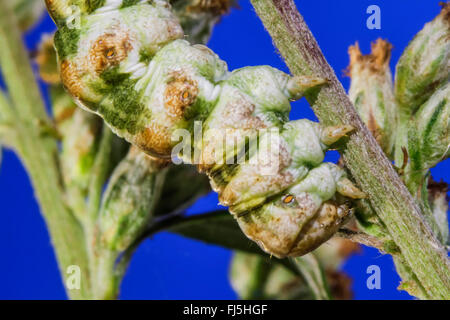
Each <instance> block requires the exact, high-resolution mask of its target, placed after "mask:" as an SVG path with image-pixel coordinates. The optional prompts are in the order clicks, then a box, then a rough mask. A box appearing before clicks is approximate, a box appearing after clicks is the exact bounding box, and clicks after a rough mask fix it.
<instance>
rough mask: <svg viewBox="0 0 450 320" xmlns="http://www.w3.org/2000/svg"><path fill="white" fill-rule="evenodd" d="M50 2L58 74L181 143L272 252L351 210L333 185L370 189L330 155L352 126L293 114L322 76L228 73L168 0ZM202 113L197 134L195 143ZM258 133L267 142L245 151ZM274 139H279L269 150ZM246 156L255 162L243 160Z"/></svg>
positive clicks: (82, 99) (295, 250) (319, 234)
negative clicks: (190, 36)
mask: <svg viewBox="0 0 450 320" xmlns="http://www.w3.org/2000/svg"><path fill="white" fill-rule="evenodd" d="M70 5H72V6H73V5H78V6H79V9H80V16H79V17H78V18H77V19H78V21H77V23H78V25H72V24H69V23H68V21H70V22H71V23H72V22H73V20H71V19H69V18H70V17H69V16H68V15H67V13H66V12H68V11H67V10H68V9H69V8H70ZM47 6H48V9H49V12H50V13H51V15H52V17H53V19H54V20H55V22H56V24H57V25H58V31H57V33H56V34H55V40H54V41H55V46H56V49H57V52H58V57H59V62H60V69H61V79H62V81H63V84H64V86H65V88H66V89H67V90H68V92H69V93H70V94H71V95H72V97H73V98H74V99H75V101H76V102H77V104H78V105H79V106H81V107H82V108H84V109H85V110H88V111H91V112H94V113H96V114H98V115H100V116H101V117H102V118H103V119H104V120H105V122H106V123H107V124H108V125H109V126H110V127H111V128H112V130H113V131H114V132H115V133H116V134H118V135H119V136H121V137H123V138H125V139H126V140H127V141H129V142H130V143H132V144H133V145H135V146H136V147H138V148H140V149H141V150H143V151H144V152H146V153H148V154H149V155H151V156H155V157H160V158H170V156H171V155H172V153H173V152H175V153H176V155H178V156H179V157H180V158H182V159H183V160H184V161H185V162H187V163H194V164H196V165H197V166H198V168H199V170H200V171H203V172H206V173H207V174H208V176H209V177H210V178H211V184H212V187H213V189H214V190H215V191H216V192H218V193H219V199H220V201H221V203H222V204H224V205H226V206H228V207H229V210H230V212H231V213H232V214H233V215H234V216H235V218H236V219H237V221H238V223H239V225H240V226H241V229H242V230H243V232H244V233H245V234H246V235H247V236H248V237H249V238H250V239H252V240H254V241H255V242H256V243H258V245H260V246H261V248H263V250H265V251H266V252H268V253H270V254H273V255H275V256H277V257H285V256H289V255H290V256H299V255H303V254H305V253H308V252H309V251H311V250H313V249H315V248H316V247H318V246H319V245H320V244H322V243H323V242H324V241H326V240H328V239H329V238H330V237H331V236H332V235H333V234H334V233H335V232H336V231H337V229H338V228H339V227H340V226H341V225H342V224H343V223H344V221H345V218H346V217H347V216H348V215H349V212H350V208H349V207H348V206H347V204H346V200H345V199H344V198H342V197H339V196H336V194H339V195H343V196H346V197H351V198H362V197H364V193H362V192H361V191H359V190H358V189H357V188H356V187H355V186H354V185H353V184H352V183H351V182H350V180H348V179H347V177H346V174H345V172H344V171H343V170H342V169H341V168H339V167H338V166H336V165H334V164H332V163H322V161H323V159H324V154H325V151H326V150H327V149H328V148H329V147H330V146H332V145H333V144H335V143H337V142H338V141H339V140H340V139H341V138H342V137H344V136H346V134H348V133H350V132H351V131H352V130H353V128H352V127H351V126H345V125H342V126H335V127H323V126H321V125H319V124H317V123H314V122H311V121H309V120H298V121H288V116H289V111H290V104H289V101H290V100H296V99H299V98H300V97H302V95H303V93H304V92H305V91H307V90H308V89H311V88H314V87H316V86H318V85H320V84H323V83H324V82H325V81H324V80H322V79H318V78H316V77H306V76H305V77H302V76H296V77H290V76H288V75H286V74H284V73H282V72H281V71H278V70H276V69H274V68H271V67H268V66H260V67H247V68H242V69H239V70H235V71H233V72H229V71H228V70H227V66H226V64H225V62H224V61H222V60H220V59H219V58H218V56H217V55H216V54H214V53H213V52H212V51H211V50H209V49H208V48H207V47H205V46H203V45H195V44H194V45H192V44H190V43H189V42H188V41H186V40H183V39H182V38H183V36H184V32H183V30H182V28H181V25H180V24H179V21H178V19H177V17H176V16H175V15H174V14H173V12H172V10H171V7H170V5H169V3H168V2H166V1H152V2H148V1H103V2H95V3H92V2H85V1H78V2H76V1H75V2H73V1H47ZM69 11H70V10H69ZM197 123H199V124H200V127H201V130H202V133H201V142H200V143H197V142H194V145H191V144H190V142H191V141H192V140H195V139H194V135H195V126H196V124H197ZM271 129H277V130H276V133H273V132H274V130H271ZM182 130H184V131H182ZM180 132H187V133H188V137H184V136H182V135H181V134H180ZM177 135H179V136H181V137H178V138H177ZM226 135H227V136H226ZM174 137H175V138H174ZM181 138H183V139H181ZM225 138H227V139H231V140H233V142H234V141H235V140H237V143H236V146H235V145H231V146H229V145H225V146H223V145H222V144H221V142H222V140H223V139H225ZM182 140H184V141H182ZM256 140H258V143H259V145H260V146H262V147H260V148H258V150H254V149H251V148H250V150H248V149H249V148H246V146H247V145H248V144H251V143H252V142H254V141H256ZM275 142H276V144H277V145H279V146H278V148H276V150H271V148H270V146H273V145H274V144H275ZM180 146H181V147H180ZM264 146H266V147H265V148H264ZM267 146H269V147H267ZM177 148H180V150H179V152H177ZM192 149H197V150H196V151H198V152H197V154H198V157H197V158H196V157H195V155H191V152H190V151H191V150H192ZM273 149H275V148H273ZM174 150H175V151H174ZM195 153H196V152H194V154H195ZM242 157H244V158H248V159H249V161H248V162H245V161H244V162H243V163H235V162H239V160H240V159H241V158H242ZM257 158H258V159H263V160H261V161H259V162H258V161H256V160H255V161H253V160H254V159H257ZM264 159H265V160H264ZM267 160H269V162H270V161H272V160H274V161H275V160H276V162H277V168H275V169H274V172H271V173H270V174H265V173H264V165H266V166H267V165H271V163H267ZM233 161H234V162H233ZM252 161H253V162H252ZM264 162H265V163H264ZM255 163H256V165H255Z"/></svg>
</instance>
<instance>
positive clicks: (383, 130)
mask: <svg viewBox="0 0 450 320" xmlns="http://www.w3.org/2000/svg"><path fill="white" fill-rule="evenodd" d="M391 48H392V46H391V45H390V44H389V43H388V42H386V41H384V40H381V39H378V40H377V41H376V42H375V43H372V53H371V54H369V55H363V54H362V53H361V51H360V49H359V46H358V44H355V45H354V46H351V47H350V48H349V55H350V66H349V73H350V76H351V78H352V81H351V86H350V91H349V95H350V99H351V100H352V102H353V103H354V105H355V108H356V110H357V111H358V114H359V116H360V117H361V119H362V120H363V121H364V123H365V124H366V125H367V127H368V128H369V130H370V131H371V132H372V134H373V136H374V137H375V139H376V140H377V142H378V143H379V144H380V146H381V147H382V149H383V150H384V152H385V153H386V154H388V155H390V154H391V153H392V150H393V146H394V141H395V122H396V113H397V110H396V108H397V107H396V103H395V98H394V92H393V84H392V74H391V70H390V68H389V60H390V58H391Z"/></svg>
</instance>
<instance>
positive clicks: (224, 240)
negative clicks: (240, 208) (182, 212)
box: [167, 211, 268, 256]
mask: <svg viewBox="0 0 450 320" xmlns="http://www.w3.org/2000/svg"><path fill="white" fill-rule="evenodd" d="M167 231H170V232H173V233H176V234H179V235H182V236H184V237H188V238H192V239H196V240H200V241H203V242H206V243H211V244H216V245H219V246H222V247H226V248H229V249H233V250H240V251H244V252H249V253H258V254H262V255H265V256H268V255H267V254H266V253H264V252H263V251H262V250H261V249H260V248H259V247H258V246H257V245H256V244H255V243H254V242H253V241H251V240H249V239H248V238H247V237H246V236H245V235H244V233H243V232H242V231H241V229H240V228H239V226H238V224H237V222H236V221H235V220H234V218H233V216H232V215H231V214H229V213H228V212H227V211H219V212H212V213H207V214H201V215H195V216H191V217H188V218H184V219H182V220H181V221H180V222H179V223H177V224H175V225H173V226H171V227H169V228H168V229H167Z"/></svg>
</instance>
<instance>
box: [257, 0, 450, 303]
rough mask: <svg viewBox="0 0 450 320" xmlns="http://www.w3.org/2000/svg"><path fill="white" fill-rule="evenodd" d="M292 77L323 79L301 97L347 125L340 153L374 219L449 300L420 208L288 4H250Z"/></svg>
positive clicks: (325, 118) (444, 266)
mask: <svg viewBox="0 0 450 320" xmlns="http://www.w3.org/2000/svg"><path fill="white" fill-rule="evenodd" d="M251 2H252V4H253V6H254V8H255V9H256V12H257V14H258V15H259V17H260V18H261V20H262V22H263V23H264V26H265V27H266V28H267V30H268V31H269V33H270V35H271V36H272V39H273V40H274V42H275V45H276V46H277V47H278V49H279V50H280V53H281V54H282V56H283V57H284V59H285V61H286V63H287V65H288V66H289V68H290V70H291V72H292V73H293V74H303V75H314V76H320V77H322V78H325V79H328V85H327V86H325V87H323V88H322V89H321V90H318V91H316V92H314V93H310V94H309V95H308V96H307V99H308V101H309V103H310V104H311V106H312V108H313V109H314V111H315V113H316V115H317V117H318V118H319V119H320V121H321V122H322V123H323V124H325V125H340V124H350V125H352V126H353V127H354V128H355V133H354V134H352V135H351V137H350V138H349V142H348V143H347V146H346V149H345V151H343V153H342V155H343V158H344V160H345V163H346V166H347V167H348V169H349V170H350V172H351V173H352V175H353V177H354V178H355V180H356V182H357V183H358V184H359V185H360V186H361V188H362V189H363V190H364V191H365V192H366V193H367V194H368V196H369V200H370V202H371V204H372V206H373V208H374V210H375V212H376V214H377V215H378V216H379V218H380V219H381V220H382V221H383V223H384V224H385V225H386V227H387V229H388V231H389V233H390V234H391V236H392V239H393V240H394V241H395V243H396V244H397V246H398V247H399V248H400V250H401V253H402V255H403V257H404V258H405V261H406V262H407V263H408V264H409V266H410V267H411V269H412V270H413V271H414V273H415V275H416V276H417V278H418V279H419V281H420V283H421V284H422V285H423V287H424V288H425V289H426V291H427V293H428V294H429V296H430V297H431V298H434V299H450V263H449V260H448V258H447V254H446V251H445V249H444V248H443V246H442V245H441V244H440V243H439V242H438V240H437V239H436V237H435V236H434V235H433V233H432V231H431V229H430V227H429V226H428V224H427V223H426V221H425V219H424V217H423V215H422V213H421V212H420V209H419V208H418V206H417V204H416V202H415V201H414V199H413V197H412V196H411V194H410V193H409V192H408V190H407V188H406V187H405V185H404V184H403V183H402V181H401V180H400V178H399V177H398V175H397V173H396V172H395V170H394V168H393V167H392V165H391V163H390V162H389V160H388V159H387V158H386V156H385V155H384V153H383V151H382V150H381V148H380V147H379V145H378V143H377V142H376V140H375V139H374V138H373V136H372V135H371V134H370V132H369V131H368V129H367V128H366V127H365V125H364V124H363V122H362V121H361V119H360V118H359V117H358V115H357V113H356V110H355V109H354V107H353V105H352V103H351V101H350V99H349V98H348V97H347V95H346V93H345V90H344V88H343V87H342V85H341V83H340V82H339V81H338V79H337V77H336V75H335V74H334V72H333V70H332V68H331V67H330V66H329V64H328V63H327V61H326V59H325V57H324V56H323V54H322V52H321V50H320V48H319V46H318V44H317V42H316V40H315V38H314V37H313V35H312V34H311V31H310V30H309V28H308V27H307V25H306V23H305V21H304V20H303V17H302V16H301V15H300V13H299V12H298V11H297V8H296V6H295V4H294V2H293V0H251Z"/></svg>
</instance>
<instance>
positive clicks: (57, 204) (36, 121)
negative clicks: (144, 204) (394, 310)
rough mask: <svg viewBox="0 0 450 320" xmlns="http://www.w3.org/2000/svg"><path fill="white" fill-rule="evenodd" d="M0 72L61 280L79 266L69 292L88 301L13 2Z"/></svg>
mask: <svg viewBox="0 0 450 320" xmlns="http://www.w3.org/2000/svg"><path fill="white" fill-rule="evenodd" d="M0 48H1V50H0V66H1V69H2V72H3V76H4V79H5V82H6V84H7V86H8V89H9V94H10V96H11V100H12V103H13V107H14V108H11V110H12V112H13V116H14V118H13V121H14V130H15V136H16V139H17V143H16V150H17V152H18V154H19V155H20V157H21V159H22V161H23V162H24V164H25V167H26V168H27V170H28V172H29V175H30V177H31V180H32V184H33V187H34V190H35V191H36V195H37V198H38V201H39V204H40V208H41V212H42V214H43V215H44V217H45V220H46V222H47V226H48V229H49V231H50V235H51V238H52V243H53V246H54V247H55V251H56V255H57V258H58V263H59V268H60V271H61V274H62V276H63V278H65V279H66V278H67V277H68V276H70V275H68V274H67V273H66V270H67V268H68V267H69V266H72V265H76V266H78V267H79V268H80V270H81V274H80V277H81V282H80V285H81V287H80V289H74V290H67V291H68V295H69V296H70V297H71V298H74V299H86V298H89V297H90V284H89V270H88V260H87V255H86V252H85V250H84V248H85V243H84V234H83V230H82V228H81V226H80V224H79V223H78V221H77V220H76V219H75V218H74V216H73V215H72V213H71V212H70V210H69V209H68V208H67V206H66V205H65V203H64V201H63V194H64V192H63V189H62V186H61V176H60V172H59V170H58V165H57V161H56V152H57V145H56V141H54V139H52V138H51V137H48V136H45V135H43V134H42V127H40V125H43V124H44V123H47V122H48V117H47V115H46V113H45V109H44V105H43V103H42V100H41V97H40V93H39V89H38V87H37V84H36V81H35V78H34V76H33V72H32V69H31V66H30V64H29V61H28V58H27V56H26V49H25V48H24V46H23V43H22V38H21V34H20V30H19V28H18V26H17V22H16V19H15V17H14V13H13V12H12V10H11V9H10V8H9V1H1V2H0Z"/></svg>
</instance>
